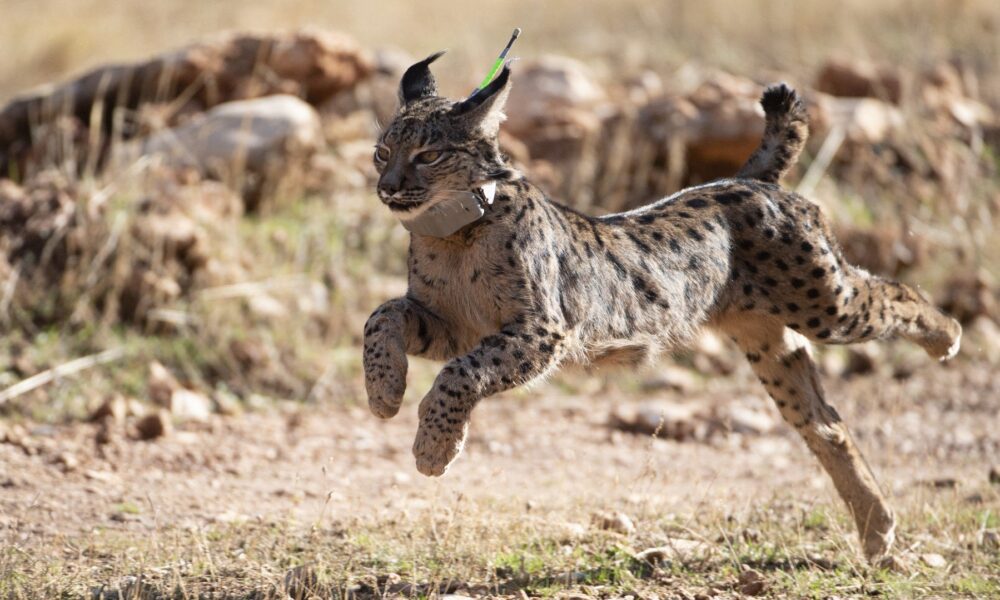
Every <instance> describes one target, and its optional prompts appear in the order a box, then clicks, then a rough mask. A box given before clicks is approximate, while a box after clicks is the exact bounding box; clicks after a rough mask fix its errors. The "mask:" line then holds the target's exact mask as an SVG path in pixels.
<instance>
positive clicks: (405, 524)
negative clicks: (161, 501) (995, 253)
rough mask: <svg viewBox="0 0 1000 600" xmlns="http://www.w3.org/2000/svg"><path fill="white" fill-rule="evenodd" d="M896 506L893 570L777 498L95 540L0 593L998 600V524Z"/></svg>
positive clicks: (442, 507) (445, 514) (422, 513)
mask: <svg viewBox="0 0 1000 600" xmlns="http://www.w3.org/2000/svg"><path fill="white" fill-rule="evenodd" d="M987 493H989V492H988V491H987ZM150 502H152V500H150ZM897 508H898V509H899V510H900V512H899V514H900V518H901V522H902V523H904V524H905V525H904V527H903V529H902V530H901V531H900V535H901V538H902V542H903V544H904V545H905V548H906V549H907V550H908V554H907V555H906V556H907V557H908V558H907V564H906V566H905V567H904V568H903V569H902V570H898V571H888V570H880V569H873V568H871V567H868V566H867V565H865V564H864V563H863V562H862V561H859V560H858V559H856V558H855V555H854V554H853V552H852V547H853V535H854V533H853V526H852V525H851V524H850V523H849V521H848V519H847V518H846V517H845V516H844V515H843V514H842V511H840V510H837V509H836V508H832V507H827V506H825V505H823V504H818V505H817V504H812V503H803V502H798V501H789V500H783V499H781V498H780V497H775V498H772V499H771V500H769V501H767V502H766V503H763V504H758V505H755V506H753V507H750V508H744V509H740V510H737V511H735V512H723V511H721V510H718V509H708V510H707V511H703V512H701V513H699V514H696V515H693V516H692V515H688V516H673V515H667V516H664V515H660V514H652V513H650V514H640V515H638V518H637V519H636V525H637V532H636V533H632V534H628V535H622V534H619V533H614V532H609V531H601V530H599V529H595V528H590V527H582V528H580V529H579V530H573V529H569V528H568V527H567V525H566V522H565V521H563V520H561V519H560V518H559V517H560V515H558V514H555V515H553V514H546V513H544V512H543V513H540V514H538V513H536V512H532V510H531V508H530V507H528V508H526V507H524V506H523V505H520V506H518V505H511V504H509V503H507V504H505V503H495V504H488V505H484V504H482V503H470V502H469V501H467V500H465V499H463V498H462V496H461V495H457V496H451V497H446V498H439V499H436V501H435V502H434V504H433V506H432V507H431V508H430V509H426V510H421V509H417V510H413V511H410V510H408V511H406V512H405V513H404V514H401V515H400V516H399V517H398V518H390V519H387V520H385V519H383V520H379V521H371V520H359V519H353V520H348V521H343V522H339V521H334V522H332V523H330V522H329V521H326V522H324V521H323V520H322V518H321V517H320V518H318V519H317V520H316V521H315V522H314V523H296V522H289V521H260V520H256V521H255V520H250V521H239V522H234V523H216V524H212V525H204V526H193V527H180V526H177V525H174V524H169V523H157V524H156V525H155V527H154V529H153V530H152V531H150V532H149V534H148V535H142V536H138V535H136V533H134V531H133V532H131V533H128V532H125V531H122V530H119V529H115V528H108V527H103V526H98V527H96V528H95V529H94V530H93V531H92V532H91V534H90V535H89V536H86V537H76V536H67V537H66V538H64V539H61V540H59V539H56V540H52V543H50V544H47V545H45V546H44V547H40V548H39V547H36V548H32V549H31V550H30V551H28V550H23V549H20V548H18V547H17V546H9V547H7V548H6V549H5V550H4V551H3V552H2V553H0V595H2V596H3V597H5V598H33V597H87V596H90V597H101V598H109V599H110V598H115V599H118V598H129V599H131V598H160V597H177V598H191V597H227V598H275V599H284V598H287V597H289V596H291V597H293V598H300V597H301V598H307V597H309V598H313V597H315V598H320V597H321V598H382V597H399V596H405V597H435V596H437V595H439V594H445V593H459V594H466V595H472V596H477V597H479V596H497V597H518V598H519V597H523V596H522V594H526V595H528V596H531V597H560V596H561V597H565V595H566V594H567V593H577V594H584V595H586V596H590V597H621V596H623V595H627V594H631V595H633V596H637V597H640V598H653V597H659V598H691V597H695V596H696V595H698V594H704V595H706V596H707V597H718V598H735V597H739V596H740V594H739V593H738V589H739V585H738V583H737V580H738V577H739V574H740V573H741V572H742V571H743V570H744V569H747V568H752V569H756V570H757V571H759V572H761V573H762V574H763V575H764V578H765V580H766V582H767V587H766V590H765V592H764V593H763V594H762V595H763V596H765V597H770V598H787V597H794V598H832V597H849V598H855V597H866V596H879V597H889V598H926V597H963V598H987V597H994V596H995V595H996V594H1000V579H998V578H997V573H998V569H1000V556H998V554H997V553H996V550H995V548H992V547H989V546H984V545H983V544H982V542H981V541H979V540H980V539H981V537H980V536H981V533H980V532H981V531H982V530H983V529H984V528H988V527H993V528H996V527H997V525H998V524H1000V520H998V515H997V513H996V511H995V510H991V509H989V508H984V507H982V506H975V505H968V504H965V505H963V504H962V502H961V499H960V498H958V497H956V495H955V494H950V493H945V494H933V493H927V494H923V495H921V496H918V497H915V498H911V499H910V500H909V501H907V502H906V503H905V504H904V505H903V506H899V507H897ZM118 510H119V511H120V512H121V513H123V514H126V515H127V514H136V513H146V512H150V511H155V507H154V506H153V505H152V504H146V505H138V504H135V505H133V504H129V503H125V504H122V505H120V506H119V507H118ZM577 527H579V526H577ZM678 540H680V541H678ZM692 543H694V547H688V546H685V545H683V544H692ZM664 546H672V547H673V548H676V550H675V551H670V552H667V554H666V557H665V559H663V560H644V559H642V558H640V557H637V554H638V553H639V552H640V551H642V550H644V549H646V548H651V547H664ZM927 554H940V555H941V556H942V557H944V559H945V561H946V562H947V565H946V566H944V567H936V568H932V567H930V566H928V564H926V563H925V562H923V561H922V559H921V558H920V557H921V556H925V555H927ZM102 594H103V595H102Z"/></svg>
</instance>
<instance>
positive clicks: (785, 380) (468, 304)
mask: <svg viewBox="0 0 1000 600" xmlns="http://www.w3.org/2000/svg"><path fill="white" fill-rule="evenodd" d="M433 58H436V57H432V58H431V60H433ZM428 65H429V61H423V62H422V63H418V65H415V69H416V72H415V73H408V75H407V76H406V77H404V85H402V86H401V94H400V99H401V107H400V109H399V112H398V114H397V115H396V117H395V119H394V120H393V121H392V122H391V123H390V124H389V125H388V126H387V127H386V129H385V131H384V132H383V134H382V136H381V138H380V140H379V146H378V148H379V150H378V151H377V152H376V160H375V163H376V167H377V169H378V171H379V173H380V174H381V177H380V180H379V186H378V192H379V196H380V198H381V199H382V201H383V202H384V203H385V204H387V205H388V206H389V208H390V209H391V210H393V211H395V212H397V213H398V212H405V211H407V210H412V209H413V207H416V206H419V205H421V204H422V203H424V202H431V201H433V198H434V196H435V194H436V193H437V192H439V191H442V190H454V189H462V190H468V189H472V188H474V187H476V186H478V185H482V184H483V183H484V182H487V181H496V182H497V192H496V198H495V201H494V203H493V204H492V206H490V207H489V208H488V210H487V212H486V214H485V216H484V217H483V218H482V219H480V220H479V221H476V222H474V223H472V224H470V225H468V226H466V227H464V228H463V229H461V230H459V231H458V232H457V233H455V234H454V235H452V236H450V237H448V238H445V239H437V238H431V237H423V236H419V235H413V236H412V237H411V241H410V252H409V261H408V266H409V290H408V292H407V294H406V295H405V296H404V297H401V298H395V299H392V300H389V301H388V302H386V303H385V304H383V305H382V306H381V307H379V308H378V310H376V311H375V312H374V313H373V314H372V316H371V318H370V319H369V320H368V322H367V324H366V325H365V331H364V335H365V341H364V365H365V376H366V385H367V390H368V396H369V403H370V406H371V409H372V411H373V412H374V413H375V414H376V415H378V416H380V417H382V418H389V417H392V416H393V415H395V414H396V412H397V411H398V410H399V408H400V403H401V401H402V397H403V391H404V390H405V387H406V369H407V358H406V355H407V354H411V355H416V356H424V357H428V358H432V359H438V360H446V361H447V363H446V365H445V366H444V368H443V369H442V370H441V372H440V374H439V375H438V377H437V379H436V380H435V382H434V385H433V387H432V388H431V390H430V391H429V392H428V393H427V395H426V396H425V397H424V399H423V401H422V402H421V403H420V408H419V418H420V425H419V429H418V432H417V436H416V440H415V442H414V445H413V452H414V455H415V457H416V464H417V468H418V470H420V471H421V472H422V473H424V474H427V475H441V474H443V473H444V472H445V470H446V469H447V468H448V465H449V464H450V463H451V462H452V461H453V460H454V459H455V457H456V456H457V455H458V454H459V452H460V451H461V448H462V445H463V442H464V439H465V436H466V431H467V429H468V422H469V418H470V414H471V412H472V409H473V408H474V407H475V405H476V404H477V403H478V402H479V401H480V400H482V399H483V398H485V397H487V396H490V395H492V394H496V393H497V392H502V391H504V390H508V389H511V388H513V387H516V386H520V385H523V384H525V383H528V382H530V381H532V380H534V379H537V378H539V377H542V376H544V375H545V374H546V373H548V372H550V371H552V370H553V369H555V368H557V367H558V366H559V365H562V364H568V363H578V364H584V365H592V364H595V363H608V362H614V363H625V364H638V363H642V362H649V361H650V359H652V358H653V357H655V356H656V355H658V354H660V353H661V352H663V351H665V350H671V349H676V348H679V347H683V346H684V344H686V343H688V342H690V341H691V339H692V338H693V337H694V336H695V334H696V332H697V331H698V330H699V329H701V328H702V327H711V328H715V329H717V330H719V331H721V332H723V333H725V334H726V335H727V336H729V337H730V338H732V339H733V340H734V341H735V343H736V344H738V345H739V347H740V348H741V349H742V350H743V352H744V353H745V354H746V358H747V360H748V361H750V363H751V365H752V367H753V369H754V371H755V372H756V373H757V375H758V376H759V378H760V380H761V382H762V383H763V384H764V386H765V387H766V388H767V390H768V392H769V393H770V395H771V396H772V397H773V398H774V401H775V402H776V403H777V405H778V408H779V410H780V411H781V414H782V416H783V417H784V419H785V420H786V421H787V422H788V423H790V424H791V425H792V426H793V427H795V428H796V429H797V430H798V431H799V433H800V434H801V435H802V437H803V438H804V439H805V441H806V444H807V445H808V447H809V448H810V450H812V452H813V453H814V454H815V455H816V456H817V457H818V458H819V460H820V462H821V463H822V465H823V466H824V467H825V468H826V470H827V471H828V472H829V474H830V475H831V477H832V479H833V481H834V484H835V486H836V487H837V490H838V491H839V492H840V494H841V496H842V497H843V498H844V500H845V502H846V503H847V505H848V507H849V509H850V510H851V512H852V514H853V515H854V518H855V520H856V522H857V526H858V530H859V532H860V534H861V538H862V542H863V546H864V551H865V553H866V555H868V556H869V557H871V558H874V557H878V556H881V555H882V554H884V553H885V552H886V551H887V550H888V548H889V546H890V544H891V543H892V536H893V527H894V519H893V516H892V512H891V509H890V508H889V507H888V505H887V504H886V502H885V500H884V498H883V496H882V494H881V492H880V490H879V488H878V485H877V483H876V482H875V479H874V477H873V476H872V474H871V472H870V470H869V469H868V467H867V466H866V464H865V461H864V459H863V457H862V456H861V454H860V453H859V452H858V450H857V448H856V446H855V445H854V443H853V442H852V441H851V438H850V435H849V434H848V432H847V429H846V427H845V426H844V424H843V423H842V422H841V420H840V417H839V416H838V415H837V412H836V411H835V410H834V409H833V408H832V407H831V406H830V405H829V404H827V402H826V400H825V397H824V393H823V390H822V387H821V386H820V383H819V378H818V376H817V374H816V367H815V365H814V363H813V361H812V359H811V358H810V354H809V342H810V341H811V342H821V343H825V344H849V343H856V342H864V341H868V340H873V339H883V338H888V337H892V336H897V335H898V336H902V337H904V338H906V339H909V340H911V341H913V342H915V343H917V344H919V345H921V346H922V347H923V348H924V349H925V350H926V351H927V352H928V353H929V354H930V355H931V356H933V357H935V358H939V359H946V358H950V357H951V356H953V355H954V354H955V352H956V351H957V349H958V341H959V336H960V333H961V329H960V327H959V325H958V323H957V322H956V321H954V320H953V319H951V318H949V317H947V316H945V315H944V314H942V313H941V312H939V311H938V310H936V309H935V308H934V307H933V306H931V305H930V304H928V303H927V302H926V301H925V300H924V299H923V298H921V297H920V295H919V294H917V293H916V292H915V291H914V290H912V289H911V288H909V287H907V286H905V285H902V284H900V283H896V282H892V281H888V280H885V279H883V278H880V277H877V276H874V275H871V274H869V273H867V272H865V271H864V270H862V269H859V268H857V267H854V266H851V265H850V264H848V263H847V261H846V260H845V259H844V256H843V254H842V252H841V250H840V248H839V247H838V245H837V243H836V241H835V240H834V238H833V235H832V233H831V231H830V227H829V225H828V223H827V221H826V220H825V219H824V217H823V215H822V214H821V212H820V209H819V207H818V206H816V205H815V204H813V203H811V202H810V201H808V200H806V199H805V198H802V197H801V196H798V195H797V194H794V193H792V192H789V191H787V190H784V189H782V188H781V187H779V186H778V185H777V183H776V182H777V180H778V179H779V178H780V177H781V175H782V174H784V173H785V171H787V169H788V168H789V166H790V165H791V164H792V162H794V159H795V158H796V156H797V155H798V152H799V150H800V149H801V145H802V143H803V142H804V141H805V133H806V131H805V120H804V116H803V115H804V113H803V112H802V111H801V102H800V101H799V99H798V98H797V96H796V95H795V93H794V92H793V91H792V90H790V89H788V88H787V87H784V86H781V87H778V88H772V89H771V90H768V92H767V93H765V95H764V99H763V103H764V106H765V109H766V111H767V116H768V125H767V131H766V133H765V139H764V141H763V143H762V145H761V148H760V149H758V150H757V152H755V153H754V155H753V156H752V157H751V159H750V160H749V162H748V163H747V166H745V167H744V168H743V169H742V170H741V171H740V173H741V176H740V177H736V178H733V179H725V180H721V181H716V182H714V183H710V184H707V185H702V186H698V187H694V188H690V189H686V190H683V191H681V192H678V193H676V194H674V195H672V196H670V197H668V198H664V199H662V200H659V201H657V202H654V203H652V204H649V205H647V206H643V207H641V208H638V209H636V210H633V211H630V212H626V213H621V214H613V215H608V216H603V217H591V216H588V215H585V214H581V213H579V212H577V211H575V210H573V209H571V208H569V207H566V206H563V205H561V204H558V203H556V202H553V201H551V200H549V199H548V198H546V197H545V195H544V194H543V193H542V192H541V191H540V190H539V189H538V188H537V187H535V186H534V185H532V184H531V182H530V181H528V180H527V179H526V178H525V177H523V176H522V175H521V174H519V173H517V172H516V171H515V170H513V169H512V168H511V167H510V166H509V164H508V163H507V161H506V160H505V158H504V157H503V155H502V154H501V153H500V150H499V147H498V145H497V128H498V126H499V123H500V121H501V120H502V112H501V109H502V104H503V99H504V97H505V96H506V93H507V90H508V88H509V82H508V78H509V70H508V69H504V71H503V72H502V73H501V75H500V76H499V77H498V78H497V80H496V81H495V82H494V84H492V85H491V87H490V89H489V90H487V91H486V93H485V94H483V95H482V96H481V97H479V98H478V99H476V101H475V102H474V103H471V104H470V102H469V101H464V102H453V101H450V100H446V99H444V98H440V97H438V96H437V95H436V92H435V91H434V89H435V86H434V85H433V78H432V76H431V75H430V71H429V69H428V67H427V66H428ZM407 78H410V80H409V81H407ZM414 78H416V79H414ZM428 152H429V153H430V154H424V153H428ZM422 156H423V157H429V158H433V159H434V161H430V160H426V161H424V160H423V159H421V158H420V157H422ZM428 163H430V164H428Z"/></svg>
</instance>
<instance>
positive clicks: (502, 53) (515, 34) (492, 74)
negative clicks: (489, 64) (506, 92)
mask: <svg viewBox="0 0 1000 600" xmlns="http://www.w3.org/2000/svg"><path fill="white" fill-rule="evenodd" d="M519 35H521V28H520V27H515V28H514V32H513V33H511V34H510V40H508V41H507V45H506V46H504V47H503V50H501V51H500V56H498V57H497V60H496V62H495V63H493V68H492V69H490V72H489V73H487V74H486V78H485V79H483V82H482V83H480V84H479V87H477V88H476V89H474V90H472V93H473V94H475V93H476V92H478V91H479V90H481V89H483V88H484V87H486V86H488V85H489V84H490V82H491V81H493V78H494V77H496V76H497V73H498V72H499V71H500V67H502V66H503V61H504V59H505V58H507V53H508V52H510V47H511V46H513V45H514V41H515V40H516V39H517V37H518V36H519Z"/></svg>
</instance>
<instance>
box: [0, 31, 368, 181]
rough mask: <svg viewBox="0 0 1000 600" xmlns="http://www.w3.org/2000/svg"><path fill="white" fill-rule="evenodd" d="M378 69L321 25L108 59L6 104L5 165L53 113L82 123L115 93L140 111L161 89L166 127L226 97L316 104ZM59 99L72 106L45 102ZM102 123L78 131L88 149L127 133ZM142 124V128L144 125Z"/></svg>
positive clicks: (0, 162)
mask: <svg viewBox="0 0 1000 600" xmlns="http://www.w3.org/2000/svg"><path fill="white" fill-rule="evenodd" d="M373 68H374V65H373V61H372V58H371V56H370V55H369V54H368V53H367V52H365V51H364V50H362V49H361V48H360V47H359V46H358V44H357V43H356V42H355V41H354V40H353V39H351V38H350V37H348V36H346V35H342V34H338V33H335V32H330V31H322V30H318V29H303V30H300V31H296V32H286V33H277V34H268V35H256V34H243V33H241V34H226V35H218V36H213V37H211V38H208V39H205V40H203V41H200V42H197V43H195V44H192V45H190V46H187V47H185V48H180V49H178V50H172V51H169V52H165V53H163V54H161V55H159V56H155V57H153V58H150V59H148V60H145V61H140V62H136V63H131V64H112V65H104V66H101V67H98V68H96V69H94V70H93V71H91V72H89V73H86V74H85V75H83V76H81V77H79V78H77V79H75V80H73V81H70V82H68V83H65V84H62V85H58V86H46V87H44V88H41V89H38V90H35V91H33V92H31V93H28V94H25V95H23V96H21V97H18V98H15V99H13V100H12V101H11V102H10V103H8V104H7V105H6V106H4V107H3V108H0V172H3V173H6V172H8V170H9V168H8V164H9V163H11V162H15V161H16V162H20V161H23V160H25V159H26V157H27V156H29V155H31V153H32V151H33V150H34V146H35V142H36V140H37V138H38V136H37V133H36V130H37V129H38V128H39V126H45V125H47V124H48V123H47V122H45V121H44V117H45V116H46V115H63V114H65V113H66V112H68V113H69V115H70V116H71V117H72V118H73V119H74V120H75V121H76V122H78V123H80V124H81V127H82V124H90V123H91V122H92V121H91V115H93V114H94V111H95V107H99V106H101V105H107V104H108V102H109V100H112V101H113V104H114V106H115V107H116V108H117V109H119V110H125V111H129V112H132V111H135V112H136V113H137V114H138V113H146V112H149V111H147V110H140V109H142V108H146V107H148V105H149V103H150V98H151V96H154V95H155V98H156V100H157V101H158V102H160V103H161V104H162V105H163V107H162V109H161V110H160V111H159V113H162V114H160V115H158V116H157V119H156V120H158V121H159V124H160V125H163V124H165V125H166V126H174V125H176V124H177V122H178V121H179V120H180V119H183V118H184V117H186V116H188V115H191V114H196V113H200V112H202V111H204V110H206V109H209V108H212V107H213V106H216V105H218V104H221V103H225V102H229V101H233V100H244V99H248V98H258V97H263V96H271V95H274V94H290V95H293V96H296V97H300V98H304V99H305V101H306V102H308V103H310V104H312V105H314V106H316V105H319V104H321V103H324V102H326V101H327V100H329V99H331V98H333V97H334V96H336V95H338V94H341V93H342V92H348V91H351V90H353V89H354V88H355V87H356V86H357V85H358V84H359V83H361V82H362V81H364V80H366V79H367V78H368V77H369V76H370V75H371V74H372V72H373ZM151 90H155V94H153V93H152V92H151ZM53 106H59V107H65V109H66V110H65V111H63V110H58V111H56V110H49V109H47V108H46V107H53ZM40 118H42V119H43V121H42V122H39V120H40ZM97 122H99V123H100V124H101V125H102V130H103V131H100V132H97V131H91V132H87V131H85V130H84V131H83V133H82V135H78V136H77V137H78V138H79V142H78V145H79V147H80V148H81V150H84V151H85V150H86V149H87V148H90V147H96V148H102V147H104V146H106V144H104V141H105V138H106V136H110V135H111V134H112V133H114V134H116V135H121V134H122V129H121V128H117V129H114V131H112V130H113V128H114V125H115V123H117V121H116V120H115V119H111V118H104V119H98V120H97ZM156 124H157V123H154V125H156ZM141 125H145V123H141ZM128 129H131V128H127V129H126V131H127V130H128ZM135 129H137V130H138V131H140V132H142V131H143V129H144V127H139V128H135ZM127 132H129V131H127ZM95 142H96V143H95ZM22 172H24V171H22Z"/></svg>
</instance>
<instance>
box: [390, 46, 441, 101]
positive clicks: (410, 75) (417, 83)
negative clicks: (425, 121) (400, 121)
mask: <svg viewBox="0 0 1000 600" xmlns="http://www.w3.org/2000/svg"><path fill="white" fill-rule="evenodd" d="M444 53H445V51H444V50H442V51H440V52H435V53H434V54H431V55H430V56H428V57H427V58H425V59H424V60H422V61H420V62H418V63H415V64H413V65H411V66H410V68H409V69H407V70H406V72H405V73H403V78H402V79H401V80H400V82H399V105H400V106H406V105H407V104H409V103H410V102H413V101H414V100H419V99H421V98H429V97H431V96H436V95H437V82H435V81H434V75H432V74H431V69H430V64H431V63H432V62H434V61H435V60H437V59H439V58H441V55H442V54H444Z"/></svg>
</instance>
